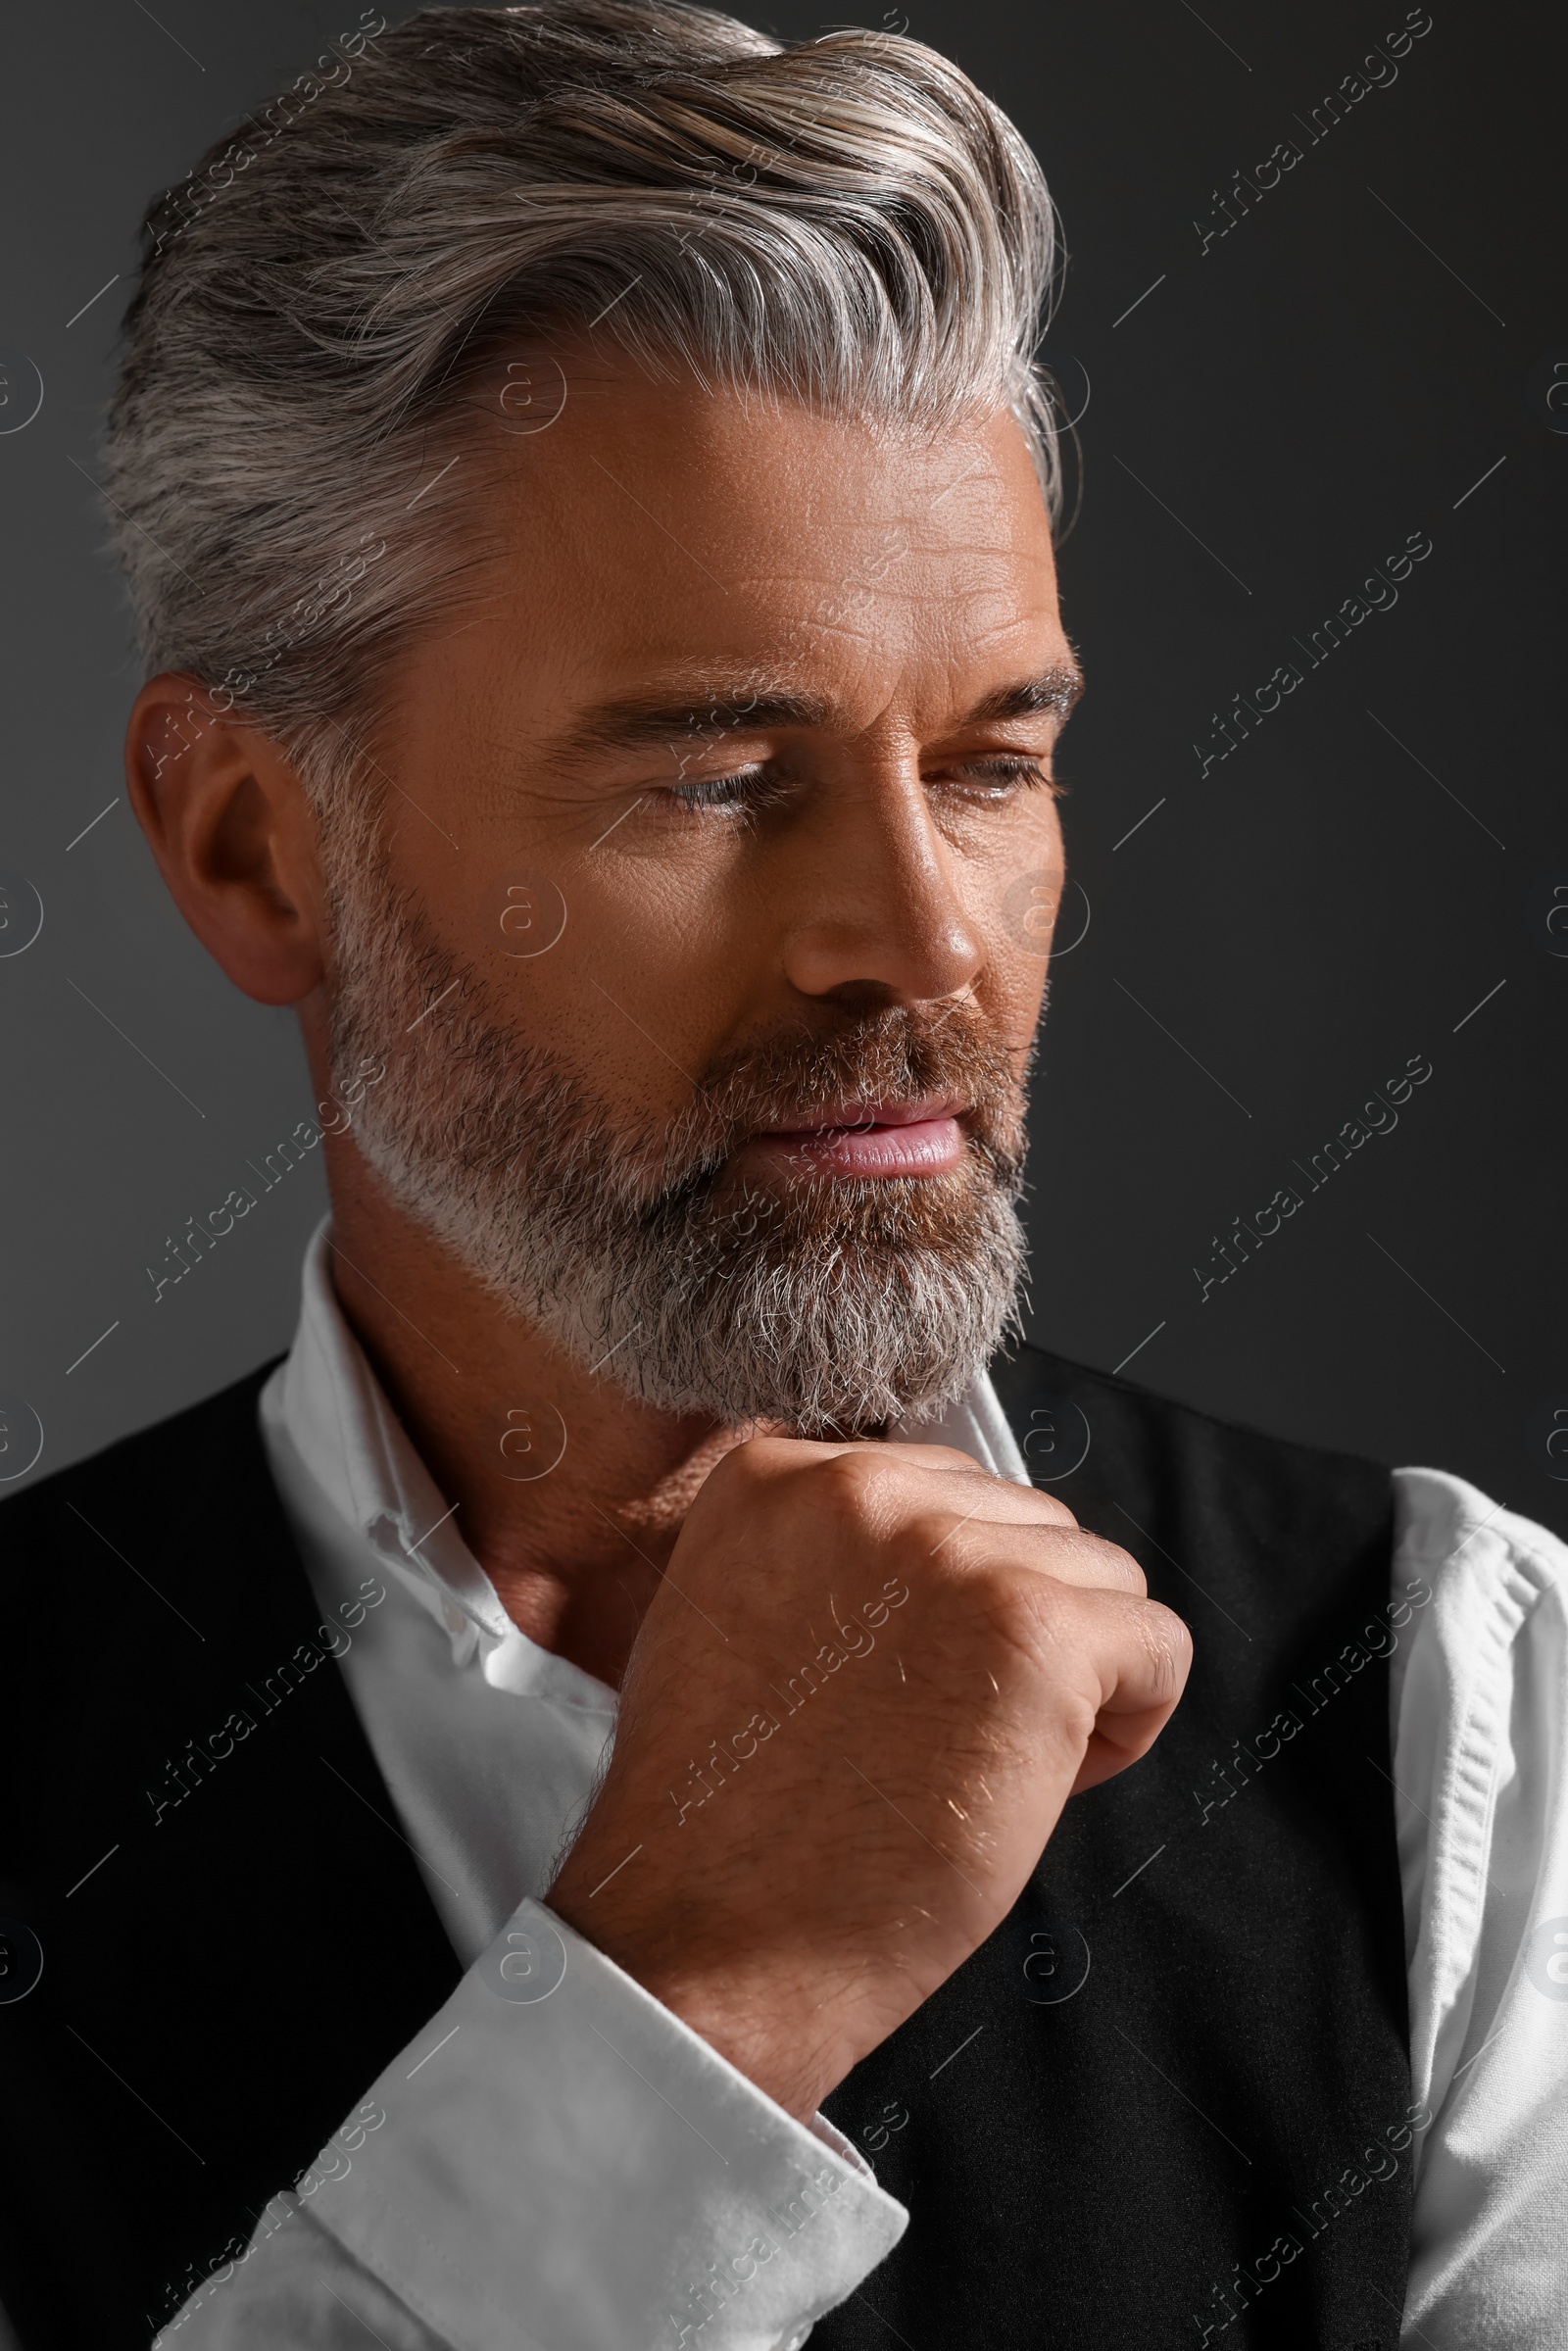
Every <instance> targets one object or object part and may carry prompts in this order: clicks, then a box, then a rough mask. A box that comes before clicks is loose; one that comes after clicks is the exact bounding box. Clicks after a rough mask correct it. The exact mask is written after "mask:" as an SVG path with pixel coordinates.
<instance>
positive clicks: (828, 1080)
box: [662, 1004, 1033, 1189]
mask: <svg viewBox="0 0 1568 2351" xmlns="http://www.w3.org/2000/svg"><path fill="white" fill-rule="evenodd" d="M1030 1055H1031V1058H1032V1055H1033V1047H1032V1045H1031V1048H1030ZM1023 1092H1024V1089H1023V1082H1022V1079H1021V1078H1020V1075H1019V1073H1018V1071H1017V1069H1016V1067H1015V1065H1014V1053H1013V1050H1012V1049H1010V1048H1009V1047H1008V1046H1007V1044H1006V1043H1005V1041H1004V1040H1003V1039H1001V1038H1000V1037H999V1036H998V1035H997V1034H996V1033H995V1030H994V1029H993V1028H992V1026H991V1025H990V1023H989V1022H988V1021H987V1020H986V1018H985V1016H984V1015H983V1014H982V1013H980V1012H979V1011H978V1010H976V1009H975V1007H974V1006H972V1005H970V1004H948V1005H943V1006H941V1007H938V1008H931V1009H927V1008H925V1007H922V1006H911V1005H894V1006H889V1007H888V1008H887V1009H885V1010H884V1011H882V1012H880V1013H877V1014H875V1015H873V1016H872V1017H871V1018H869V1019H863V1020H860V1021H858V1022H857V1023H856V1024H855V1025H854V1026H853V1027H848V1028H845V1029H842V1030H838V1031H835V1032H832V1033H830V1034H827V1035H822V1034H819V1033H815V1032H812V1031H810V1030H809V1029H808V1028H806V1027H804V1025H803V1027H802V1028H801V1029H800V1030H798V1031H795V1032H793V1033H789V1032H786V1033H785V1034H782V1035H776V1036H773V1037H769V1038H766V1039H763V1040H761V1041H760V1042H756V1043H752V1044H747V1045H743V1046H739V1047H736V1048H734V1049H733V1050H731V1051H730V1052H729V1053H724V1054H722V1055H720V1056H719V1057H718V1058H716V1059H715V1060H714V1061H712V1062H711V1064H710V1065H709V1066H708V1068H707V1069H705V1070H704V1071H703V1073H702V1075H701V1078H700V1079H699V1080H698V1082H697V1091H696V1093H695V1095H694V1097H693V1099H692V1101H691V1102H690V1103H689V1104H688V1105H687V1107H686V1108H685V1109H684V1110H682V1111H681V1112H679V1113H678V1114H677V1115H676V1117H675V1118H674V1119H673V1120H672V1121H671V1122H670V1126H669V1129H668V1133H667V1136H666V1138H665V1146H664V1153H663V1159H664V1164H663V1168H662V1178H663V1181H664V1182H665V1183H666V1184H667V1183H674V1184H678V1185H680V1186H681V1187H682V1188H683V1189H684V1188H685V1187H687V1186H690V1185H692V1184H694V1183H699V1182H701V1181H703V1180H704V1179H705V1178H711V1177H713V1176H716V1175H717V1174H718V1173H719V1171H720V1170H721V1169H722V1168H723V1166H724V1165H725V1163H726V1161H727V1160H728V1159H729V1158H730V1157H731V1156H732V1155H733V1154H734V1153H735V1151H738V1150H739V1149H740V1147H741V1145H742V1144H743V1143H745V1142H747V1141H748V1140H749V1138H750V1137H751V1136H753V1135H755V1134H757V1133H758V1132H759V1131H760V1130H765V1129H789V1130H793V1129H796V1128H801V1127H809V1126H811V1125H813V1124H814V1123H815V1122H816V1121H817V1120H818V1119H820V1118H821V1116H822V1114H823V1113H824V1111H826V1110H828V1109H830V1108H833V1107H836V1106H837V1105H839V1104H841V1103H844V1102H866V1103H882V1102H887V1103H895V1102H921V1101H927V1100H930V1099H932V1098H933V1097H943V1096H946V1097H948V1098H949V1099H951V1100H954V1101H956V1102H960V1103H962V1104H963V1105H965V1108H966V1110H967V1112H968V1114H969V1125H970V1127H971V1130H972V1133H973V1137H974V1140H975V1141H976V1142H978V1143H979V1144H980V1145H981V1147H982V1149H983V1150H985V1151H987V1153H988V1154H994V1155H995V1156H996V1157H997V1158H998V1159H999V1160H1000V1161H1009V1160H1011V1159H1012V1158H1013V1157H1014V1156H1015V1155H1017V1154H1018V1152H1019V1149H1020V1142H1021V1128H1022V1114H1023Z"/></svg>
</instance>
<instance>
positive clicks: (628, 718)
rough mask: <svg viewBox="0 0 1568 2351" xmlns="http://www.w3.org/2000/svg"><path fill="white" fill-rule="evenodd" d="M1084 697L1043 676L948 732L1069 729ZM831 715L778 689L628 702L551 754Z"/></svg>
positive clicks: (1067, 680) (625, 698) (583, 720)
mask: <svg viewBox="0 0 1568 2351" xmlns="http://www.w3.org/2000/svg"><path fill="white" fill-rule="evenodd" d="M1083 690H1084V681H1083V674H1082V672H1081V671H1080V670H1079V669H1077V668H1076V667H1074V666H1072V665H1070V664H1062V665H1060V666H1057V667H1054V668H1051V669H1046V670H1042V671H1041V672H1040V674H1039V675H1038V676H1035V677H1027V678H1020V679H1017V680H1015V681H1014V682H1013V683H1012V684H1010V685H1005V686H998V687H995V688H993V690H992V692H991V693H989V694H987V695H984V696H982V698H981V700H980V701H979V702H977V703H976V704H975V705H974V707H973V709H972V710H968V711H966V712H965V713H964V715H963V716H962V717H961V718H959V719H957V720H956V722H955V724H954V725H953V726H952V727H951V728H948V729H946V730H944V731H945V732H948V733H953V734H959V733H961V732H962V730H963V729H964V728H965V727H968V726H981V725H986V724H991V725H996V724H998V723H1000V722H1002V721H1005V720H1006V719H1009V718H1032V717H1037V716H1038V715H1040V713H1041V712H1043V711H1052V712H1054V714H1055V716H1056V717H1057V718H1059V719H1060V720H1062V721H1063V722H1065V720H1066V718H1067V716H1068V714H1069V712H1070V711H1071V710H1072V708H1073V705H1074V704H1075V703H1076V702H1077V700H1078V698H1079V696H1080V695H1081V694H1082V692H1083ZM833 715H834V712H833V706H832V704H831V703H829V702H827V701H826V700H824V699H823V697H822V696H820V695H814V694H789V693H780V692H778V691H776V690H774V689H768V690H766V691H764V692H760V693H757V694H742V693H740V692H739V691H737V690H727V691H725V692H723V693H716V694H708V695H703V696H701V697H699V698H691V697H688V698H686V699H684V700H679V701H675V700H671V699H669V698H668V697H667V696H663V695H649V694H626V695H619V696H616V697H614V698H613V699H612V700H610V701H608V702H601V703H596V704H594V705H593V706H592V707H591V708H590V709H588V710H583V711H581V712H579V713H578V716H577V718H576V719H575V721H574V722H573V724H572V725H571V727H570V728H569V729H568V730H567V731H566V733H564V735H562V736H561V737H560V738H559V739H558V741H557V742H556V743H555V744H554V745H553V746H552V747H551V755H550V756H551V757H552V758H553V759H554V760H555V761H556V762H559V763H564V764H573V763H576V762H578V761H583V760H588V759H592V758H593V757H594V756H595V755H596V754H603V753H606V752H613V751H632V750H637V749H641V748H645V747H654V748H659V747H661V746H664V745H668V744H673V743H681V742H691V741H694V740H697V741H701V740H702V739H703V738H705V737H708V738H712V737H718V736H723V735H732V734H738V733H741V732H742V731H745V732H746V733H749V734H752V733H755V734H767V733H773V732H776V731H777V730H779V729H781V728H784V727H802V728H806V727H818V728H819V727H824V726H828V725H830V724H831V723H832V719H833Z"/></svg>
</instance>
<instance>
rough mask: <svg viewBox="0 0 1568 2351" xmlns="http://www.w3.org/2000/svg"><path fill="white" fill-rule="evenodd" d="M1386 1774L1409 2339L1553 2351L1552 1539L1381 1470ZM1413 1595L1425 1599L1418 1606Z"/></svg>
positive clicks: (1559, 1692) (1565, 1952) (1557, 1906)
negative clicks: (1390, 1703) (1389, 1712)
mask: <svg viewBox="0 0 1568 2351" xmlns="http://www.w3.org/2000/svg"><path fill="white" fill-rule="evenodd" d="M1397 1493H1398V1498H1399V1513H1400V1519H1399V1536H1398V1541H1397V1552H1396V1571H1395V1592H1396V1597H1397V1599H1398V1598H1399V1597H1400V1596H1404V1597H1406V1598H1407V1599H1409V1600H1410V1601H1411V1602H1412V1604H1413V1606H1414V1607H1415V1609H1416V1610H1418V1611H1419V1612H1420V1613H1419V1615H1418V1616H1417V1618H1416V1620H1415V1622H1414V1623H1413V1624H1412V1626H1411V1632H1410V1636H1409V1637H1408V1639H1407V1641H1406V1642H1405V1653H1404V1655H1403V1657H1402V1658H1401V1657H1398V1656H1397V1657H1396V1659H1395V1676H1396V1680H1395V1688H1394V1693H1393V1694H1394V1700H1395V1743H1394V1776H1395V1780H1396V1783H1397V1793H1396V1821H1397V1831H1398V1839H1399V1853H1400V1874H1401V1879H1402V1882H1403V1888H1404V1905H1405V1931H1406V1938H1407V1948H1408V1958H1409V1971H1410V2064H1411V2077H1412V2093H1413V2095H1414V2097H1415V2098H1416V2099H1417V2101H1418V2102H1419V2103H1418V2106H1417V2110H1416V2115H1417V2120H1416V2128H1417V2129H1418V2130H1422V2126H1423V2119H1424V2118H1425V2117H1426V2116H1428V2115H1430V2118H1431V2119H1430V2122H1429V2123H1427V2124H1426V2126H1425V2129H1424V2131H1423V2135H1422V2137H1421V2138H1420V2140H1419V2141H1418V2144H1419V2147H1420V2153H1419V2156H1418V2158H1417V2170H1416V2183H1415V2206H1414V2213H1413V2218H1412V2225H1411V2243H1410V2277H1409V2288H1408V2297H1407V2300H1406V2305H1405V2331H1404V2334H1403V2337H1402V2340H1403V2342H1404V2344H1405V2345H1407V2346H1408V2351H1421V2347H1422V2346H1423V2345H1424V2346H1427V2347H1428V2351H1494V2347H1495V2351H1551V2347H1552V2346H1558V2345H1560V2344H1561V2342H1562V2339H1563V2337H1562V2250H1563V2245H1564V2242H1565V2241H1568V1548H1565V1547H1564V1545H1563V1544H1562V1543H1559V1542H1558V1541H1557V1539H1556V1538H1555V1537H1554V1536H1552V1535H1549V1534H1547V1533H1546V1532H1545V1531H1544V1529H1543V1528H1541V1527H1537V1526H1533V1525H1532V1524H1531V1523H1530V1522H1529V1521H1528V1520H1527V1519H1522V1518H1517V1517H1515V1516H1514V1515H1513V1514H1512V1513H1510V1512H1508V1511H1505V1510H1503V1509H1501V1508H1500V1507H1499V1506H1496V1505H1494V1504H1493V1503H1491V1502H1489V1501H1488V1499H1487V1497H1486V1496H1485V1495H1484V1494H1479V1493H1477V1491H1476V1490H1475V1488H1474V1487H1471V1486H1467V1485H1465V1484H1464V1483H1463V1481H1462V1480H1460V1479H1458V1478H1452V1477H1446V1476H1445V1475H1443V1474H1442V1473H1440V1472H1438V1471H1434V1470H1405V1471H1400V1472H1398V1473H1397ZM1423 1593H1424V1594H1425V1595H1426V1596H1425V1597H1423V1596H1422V1595H1423Z"/></svg>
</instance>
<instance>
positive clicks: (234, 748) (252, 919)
mask: <svg viewBox="0 0 1568 2351" xmlns="http://www.w3.org/2000/svg"><path fill="white" fill-rule="evenodd" d="M125 782H126V787H127V790H128V792H129V796H130V804H131V807H132V808H134V809H135V811H136V819H137V822H138V823H139V824H140V826H141V829H142V831H143V832H144V833H145V834H146V836H147V840H148V844H149V846H150V847H151V849H152V853H153V856H154V857H156V858H157V860H158V867H159V871H160V872H161V873H162V874H163V877H164V880H165V881H166V882H167V883H168V885H169V889H170V893H171V895H172V898H173V900H174V903H175V905H176V906H178V908H179V910H180V912H181V913H182V914H183V915H184V917H185V920H186V921H187V922H188V923H189V924H190V927H191V929H192V930H193V931H194V932H195V934H196V936H197V938H198V939H199V940H200V941H201V943H202V945H203V946H204V947H205V948H206V949H207V951H208V953H209V955H213V956H214V957H215V958H216V960H217V961H218V962H219V963H221V965H222V967H223V969H224V971H226V972H227V974H228V976H229V978H230V979H231V980H232V981H233V982H234V985H235V986H236V987H237V988H242V989H243V990H244V992H245V994H246V995H247V996H252V997H255V998H256V999H257V1001H258V1002H259V1003H261V1004H298V1003H299V1002H300V1000H301V998H303V997H306V996H309V995H310V993H311V991H312V990H313V989H314V988H316V987H317V986H318V985H319V982H320V980H321V977H322V973H323V971H324V969H325V947H326V922H325V912H326V894H325V890H324V887H323V884H322V879H321V869H320V860H319V854H318V840H317V830H316V821H315V817H314V814H313V812H312V809H311V806H310V802H309V800H308V799H307V797H306V793H305V788H304V786H303V784H302V783H301V781H300V779H299V776H298V774H297V773H296V771H295V769H294V768H293V766H292V765H291V764H290V762H289V760H288V759H287V757H286V755H285V754H284V753H283V752H282V751H281V750H280V749H279V747H278V746H277V744H275V743H274V742H272V741H271V740H270V737H269V736H267V735H264V734H262V733H260V732H259V731H258V730H257V729H256V728H254V727H250V726H245V725H242V724H238V723H236V720H235V716H234V714H233V713H232V712H224V711H222V710H220V709H219V707H218V705H217V703H216V701H215V699H214V698H213V696H212V695H211V694H210V693H209V691H208V690H207V688H206V687H204V686H203V685H202V684H201V682H200V681H199V679H197V678H194V677H191V676H187V675H185V674H183V673H182V672H180V671H177V670H166V671H164V672H163V673H162V674H161V675H160V676H158V677H155V678H151V679H149V681H148V683H147V684H146V685H145V686H143V688H142V690H141V692H140V693H139V694H138V695H137V697H136V701H135V705H134V707H133V709H132V710H131V713H130V723H129V726H128V727H127V729H126V732H125Z"/></svg>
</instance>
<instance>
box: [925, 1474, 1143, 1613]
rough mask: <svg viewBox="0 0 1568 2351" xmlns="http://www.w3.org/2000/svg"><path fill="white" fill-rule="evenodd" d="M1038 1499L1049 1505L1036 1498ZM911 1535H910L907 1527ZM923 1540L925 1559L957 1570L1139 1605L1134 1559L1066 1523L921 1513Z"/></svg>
mask: <svg viewBox="0 0 1568 2351" xmlns="http://www.w3.org/2000/svg"><path fill="white" fill-rule="evenodd" d="M1041 1498H1042V1499H1049V1498H1050V1497H1048V1496H1042V1497H1041ZM910 1532H911V1535H912V1534H914V1532H915V1530H914V1529H913V1528H912V1527H911V1529H910ZM927 1534H929V1535H930V1537H931V1541H930V1543H929V1546H928V1547H927V1556H929V1557H931V1558H935V1559H937V1560H940V1561H941V1562H943V1564H945V1565H947V1566H952V1567H957V1568H960V1569H984V1568H991V1567H994V1566H1004V1567H1014V1568H1019V1569H1022V1570H1024V1571H1026V1572H1028V1573H1031V1574H1036V1575H1042V1576H1051V1577H1053V1578H1054V1580H1055V1582H1057V1583H1058V1584H1071V1585H1073V1586H1075V1587H1077V1588H1079V1589H1081V1590H1084V1591H1102V1592H1104V1591H1109V1592H1130V1593H1132V1595H1133V1596H1134V1597H1135V1598H1137V1599H1142V1598H1143V1597H1144V1595H1145V1593H1146V1592H1148V1590H1149V1584H1148V1580H1147V1578H1146V1577H1145V1575H1144V1571H1143V1569H1142V1568H1141V1567H1140V1566H1139V1564H1138V1562H1137V1560H1136V1559H1134V1558H1132V1557H1131V1556H1130V1555H1129V1553H1128V1552H1126V1551H1124V1550H1122V1549H1121V1548H1120V1547H1119V1546H1118V1545H1117V1544H1116V1543H1106V1542H1105V1540H1104V1538H1103V1536H1100V1535H1091V1534H1089V1533H1088V1532H1087V1531H1086V1530H1085V1529H1084V1528H1082V1527H1080V1526H1079V1525H1078V1524H1077V1522H1076V1521H1075V1520H1074V1519H1072V1518H1070V1517H1069V1518H1068V1519H1067V1522H1066V1524H1065V1525H1059V1524H1047V1523H1044V1522H1041V1521H1034V1522H1031V1521H1028V1520H1022V1521H1016V1522H1011V1523H1009V1522H1008V1521H1007V1520H1005V1519H991V1518H987V1517H984V1516H978V1515H975V1516H965V1517H957V1516H954V1517H952V1518H949V1517H948V1516H947V1514H946V1513H945V1512H942V1511H931V1512H928V1513H922V1516H921V1518H920V1521H919V1537H918V1541H919V1543H920V1545H921V1546H922V1547H926V1546H925V1544H924V1539H925V1537H926V1535H927Z"/></svg>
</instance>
